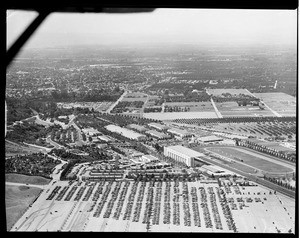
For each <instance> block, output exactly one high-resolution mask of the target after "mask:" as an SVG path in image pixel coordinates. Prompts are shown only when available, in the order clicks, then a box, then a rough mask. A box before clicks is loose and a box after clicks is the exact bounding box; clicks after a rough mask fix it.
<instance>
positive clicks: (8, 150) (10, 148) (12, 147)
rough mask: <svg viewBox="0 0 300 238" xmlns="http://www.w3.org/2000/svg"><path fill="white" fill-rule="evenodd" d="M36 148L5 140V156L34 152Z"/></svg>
mask: <svg viewBox="0 0 300 238" xmlns="http://www.w3.org/2000/svg"><path fill="white" fill-rule="evenodd" d="M36 152H37V150H36V149H30V148H29V147H24V146H21V145H16V144H12V143H9V142H7V141H5V156H6V157H10V156H15V155H25V154H30V153H36Z"/></svg>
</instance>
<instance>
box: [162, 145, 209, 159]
mask: <svg viewBox="0 0 300 238" xmlns="http://www.w3.org/2000/svg"><path fill="white" fill-rule="evenodd" d="M166 148H168V149H171V150H174V151H176V152H178V153H181V154H185V155H187V156H190V157H199V156H204V154H202V153H200V152H197V151H195V150H192V149H189V148H187V147H184V146H181V145H174V146H168V147H166Z"/></svg>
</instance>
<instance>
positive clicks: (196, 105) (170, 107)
mask: <svg viewBox="0 0 300 238" xmlns="http://www.w3.org/2000/svg"><path fill="white" fill-rule="evenodd" d="M164 111H165V112H184V111H187V112H214V111H215V109H214V107H213V105H212V104H211V102H210V101H209V102H166V103H164Z"/></svg>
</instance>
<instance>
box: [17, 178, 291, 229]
mask: <svg viewBox="0 0 300 238" xmlns="http://www.w3.org/2000/svg"><path fill="white" fill-rule="evenodd" d="M58 186H61V187H60V189H59V190H58V192H57V193H56V194H55V193H53V190H54V189H55V188H57V187H58ZM67 187H68V190H65V189H66V188H67ZM72 191H73V192H72ZM70 193H71V195H69V194H70ZM50 194H54V196H52V198H51V199H48V200H47V198H48V197H49V195H50ZM226 197H227V199H226V200H224V198H226ZM230 197H234V198H237V197H241V198H242V200H243V202H242V203H243V204H244V205H240V204H239V203H238V202H236V201H234V202H233V203H235V205H236V206H233V204H232V202H231V201H229V200H228V198H230ZM249 198H251V199H252V201H248V200H249ZM66 199H67V200H68V201H66ZM279 199H281V200H283V199H285V198H282V196H281V195H279V194H278V195H274V194H270V193H269V190H267V189H265V188H261V187H258V186H250V187H249V186H240V185H237V184H235V183H232V182H230V183H229V181H228V180H226V181H225V182H224V183H223V184H221V186H219V185H218V183H216V181H214V180H212V181H207V180H205V181H203V182H202V181H196V182H155V183H154V184H151V182H129V181H122V182H121V181H119V182H109V181H102V182H89V183H76V182H75V183H73V184H72V185H68V182H58V183H57V185H56V186H53V187H52V189H51V190H50V191H48V192H47V191H44V192H43V193H42V194H41V196H40V197H39V199H38V200H37V201H36V202H35V203H34V204H33V206H32V207H31V208H30V209H29V210H28V211H27V212H26V214H24V216H23V217H22V218H21V219H20V220H19V221H18V222H17V223H16V224H15V226H14V227H13V229H12V231H15V230H18V231H35V230H39V231H47V230H48V231H57V230H61V231H69V230H70V231H122V232H124V231H125V232H126V231H128V232H138V231H143V232H145V231H151V232H168V231H169V232H233V229H232V227H231V225H229V224H234V223H235V224H236V229H237V231H238V232H239V231H240V232H243V231H247V230H246V229H249V231H250V232H276V226H277V227H278V228H279V229H280V230H281V232H284V233H286V232H288V230H289V229H290V228H292V232H293V231H294V228H293V227H294V225H293V222H294V219H295V218H294V213H295V201H294V200H291V199H286V200H284V203H280V200H279ZM221 201H222V203H221ZM226 206H228V209H229V210H230V211H231V213H232V214H233V223H230V222H229V220H230V219H229V218H228V215H225V211H228V210H227V209H226V208H225V207H226ZM275 207H277V209H278V210H279V213H280V217H278V216H277V215H275V214H277V213H276V211H275V210H276V209H275ZM258 209H260V210H261V212H260V215H259V219H257V217H255V212H256V210H258ZM285 209H286V210H285ZM249 212H251V213H252V214H254V215H252V216H251V217H249V214H248V213H249ZM150 214H151V215H150ZM226 214H227V212H226ZM229 216H230V215H229ZM26 217H27V219H26ZM270 217H272V220H270ZM239 219H240V220H239ZM247 219H249V222H248V223H247V222H246V223H245V222H244V221H246V220H247ZM227 221H228V222H229V223H227ZM262 221H263V224H266V226H260V225H259V223H261V222H262ZM273 222H274V224H273ZM280 222H281V223H280ZM230 227H231V228H230ZM254 227H256V228H254ZM266 227H267V229H265V228H266Z"/></svg>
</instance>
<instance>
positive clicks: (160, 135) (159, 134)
mask: <svg viewBox="0 0 300 238" xmlns="http://www.w3.org/2000/svg"><path fill="white" fill-rule="evenodd" d="M145 133H146V134H148V135H150V136H152V137H154V138H156V139H159V140H161V139H167V138H170V136H169V135H167V134H165V133H162V132H158V131H156V130H149V131H146V132H145Z"/></svg>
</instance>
